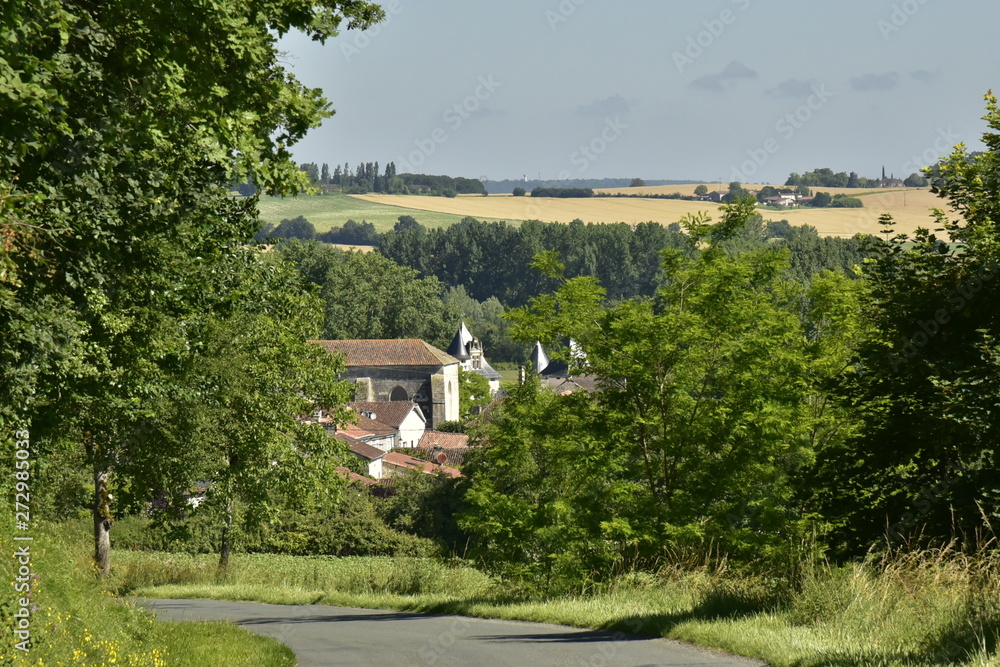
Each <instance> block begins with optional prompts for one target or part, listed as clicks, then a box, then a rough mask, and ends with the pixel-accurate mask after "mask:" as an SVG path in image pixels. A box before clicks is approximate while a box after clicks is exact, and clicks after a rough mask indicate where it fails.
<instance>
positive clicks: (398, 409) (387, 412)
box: [350, 401, 427, 449]
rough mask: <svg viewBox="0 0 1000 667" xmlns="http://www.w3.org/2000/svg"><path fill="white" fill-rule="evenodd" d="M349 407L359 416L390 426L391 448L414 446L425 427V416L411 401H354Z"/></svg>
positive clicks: (409, 447) (410, 447)
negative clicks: (392, 439)
mask: <svg viewBox="0 0 1000 667" xmlns="http://www.w3.org/2000/svg"><path fill="white" fill-rule="evenodd" d="M350 407H351V408H352V409H354V410H355V411H356V412H357V413H358V415H359V417H363V418H367V419H371V420H372V421H374V422H376V423H377V424H381V425H382V426H384V427H387V428H391V429H392V430H393V433H394V438H395V439H394V442H393V445H392V446H393V448H397V447H402V448H406V449H412V448H414V447H416V446H417V444H418V443H419V442H420V438H421V437H423V435H424V431H425V430H426V428H427V418H426V417H424V413H423V411H422V410H421V409H420V406H418V405H417V404H416V403H414V402H413V401H383V402H379V401H355V402H354V403H351V404H350Z"/></svg>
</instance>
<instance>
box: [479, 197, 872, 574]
mask: <svg viewBox="0 0 1000 667" xmlns="http://www.w3.org/2000/svg"><path fill="white" fill-rule="evenodd" d="M753 206H754V204H753V201H752V199H748V200H740V201H738V202H737V203H735V204H731V205H727V206H726V207H725V209H724V213H723V218H722V220H721V221H720V222H719V223H717V224H714V225H713V224H711V221H710V220H708V219H706V218H705V217H703V216H694V217H692V218H689V219H688V220H686V221H685V224H686V227H687V228H688V230H689V233H690V235H691V236H690V238H691V241H690V242H691V244H692V245H695V244H702V245H703V250H701V251H699V252H698V253H697V254H696V256H695V257H694V258H689V256H688V255H685V254H684V253H682V252H674V253H665V260H664V273H665V284H664V286H663V287H662V288H661V289H660V290H659V291H658V292H657V294H656V297H655V299H652V300H627V301H623V302H620V303H617V304H616V305H613V306H608V305H606V304H605V294H604V291H603V289H601V287H600V286H599V285H598V284H597V283H596V281H594V280H593V279H592V278H589V277H577V278H571V279H561V280H560V282H561V283H562V284H561V286H560V287H559V289H558V290H556V291H555V292H554V293H553V294H550V295H542V296H540V297H537V298H535V299H534V300H533V301H532V303H531V306H530V308H525V309H522V310H519V311H514V313H513V314H512V319H513V320H514V323H515V325H514V329H513V332H514V334H515V336H517V337H518V338H521V339H522V340H536V339H537V340H541V341H542V342H543V344H546V345H552V344H553V343H556V342H557V341H560V340H564V339H567V338H568V339H570V340H572V341H574V343H575V346H574V347H573V349H572V351H571V350H563V351H559V347H552V348H551V349H552V352H551V355H552V356H553V358H555V359H557V360H561V361H563V362H566V363H568V364H570V367H571V371H570V372H571V373H573V372H575V373H578V374H584V373H586V374H592V375H594V376H596V378H597V381H598V383H599V387H600V389H599V391H597V392H596V393H594V394H592V395H591V394H586V393H584V392H580V393H577V394H571V395H569V396H554V395H551V394H548V393H547V392H539V391H538V390H537V387H536V386H534V385H532V384H530V383H529V384H527V385H524V386H522V387H519V388H517V389H516V390H514V392H513V393H512V394H511V395H510V396H508V397H507V398H506V399H505V400H504V402H503V403H502V404H501V405H500V406H499V407H498V408H497V409H496V412H494V413H493V415H491V419H490V420H489V423H488V424H486V425H485V426H484V427H483V428H484V432H483V434H482V436H483V438H484V440H485V442H487V443H488V445H487V446H486V447H485V448H483V449H482V450H474V453H473V455H472V456H471V458H470V460H469V462H468V466H467V468H466V472H467V473H468V475H469V478H470V480H471V483H470V488H469V491H468V493H467V495H466V502H467V503H468V504H469V506H470V509H469V510H468V511H467V512H465V513H463V514H462V516H461V519H460V525H461V526H462V527H463V528H464V529H465V530H467V531H468V532H469V533H471V534H472V535H473V536H474V542H473V543H474V545H475V548H476V549H477V550H478V551H477V553H481V554H483V555H484V556H485V555H486V554H489V555H488V559H487V562H488V563H492V567H495V568H497V569H499V570H500V571H502V572H504V573H507V574H512V575H518V576H524V577H527V578H528V579H529V580H531V581H534V582H535V584H536V585H538V586H541V587H543V588H544V587H549V586H556V587H559V586H564V585H570V582H573V581H576V582H579V581H580V579H581V578H582V579H583V580H588V579H591V578H599V577H600V576H601V574H600V573H603V572H607V571H608V569H609V567H611V566H612V565H613V564H617V563H625V562H628V563H630V564H634V563H636V562H642V561H647V562H648V561H649V560H651V559H653V558H655V557H656V556H658V555H659V554H661V553H662V550H663V549H665V548H677V547H680V546H700V548H705V545H708V544H713V545H715V548H718V549H721V550H722V551H723V552H725V553H728V554H731V555H732V556H734V557H736V558H739V559H750V558H753V559H754V560H756V561H757V562H758V563H764V562H772V563H773V562H777V561H779V560H781V559H784V558H787V557H789V552H788V543H789V540H790V539H791V540H796V539H798V538H799V537H801V536H802V535H804V531H805V530H806V522H805V521H804V517H803V516H802V515H801V514H800V512H799V508H798V502H797V500H796V498H795V492H796V490H797V488H798V479H799V477H800V476H801V474H802V472H803V471H804V470H806V469H807V468H808V467H809V466H810V465H811V463H812V461H813V451H814V447H816V446H817V445H818V444H820V443H823V444H825V443H828V442H833V443H836V442H839V441H840V438H841V437H842V436H841V434H840V432H839V429H838V425H839V424H840V422H841V421H842V417H843V416H842V414H841V413H835V412H834V411H831V410H829V409H827V408H826V407H825V406H826V403H827V399H826V396H825V394H824V392H823V387H824V385H825V384H826V383H828V382H829V381H830V379H831V377H834V376H836V375H837V374H838V373H840V372H841V371H842V370H843V367H844V365H845V364H846V359H847V358H848V357H849V354H850V351H851V350H852V347H851V346H852V344H853V342H854V337H855V335H854V329H853V325H852V324H851V323H852V321H853V314H852V304H853V303H854V301H853V300H852V299H853V298H852V294H853V292H852V289H853V288H852V286H851V284H850V283H849V281H847V280H846V279H843V278H837V277H836V276H829V277H825V278H823V279H822V280H819V281H817V282H816V284H815V285H814V287H813V288H812V290H811V291H810V292H804V291H802V288H801V287H800V286H797V285H795V284H793V283H789V282H786V281H785V280H784V279H783V278H782V275H783V273H784V272H785V270H786V268H787V253H785V252H782V251H780V250H779V251H773V250H759V251H754V252H744V253H741V254H737V255H735V256H733V255H732V254H730V253H729V252H727V251H725V250H724V248H723V245H724V244H725V243H727V242H728V241H730V240H731V239H733V238H735V236H736V235H737V234H738V233H739V232H740V229H741V225H744V224H746V222H747V219H748V218H749V217H752V216H753ZM758 225H759V222H758ZM536 267H537V268H539V269H540V270H543V271H547V272H548V273H550V274H552V275H558V272H559V271H560V269H561V266H560V263H559V262H558V261H557V260H555V259H554V258H553V256H552V255H551V254H540V255H539V257H538V260H537V262H536ZM803 304H804V305H803ZM803 309H804V311H805V315H804V316H803V315H800V313H801V312H802V311H803Z"/></svg>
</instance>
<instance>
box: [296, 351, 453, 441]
mask: <svg viewBox="0 0 1000 667" xmlns="http://www.w3.org/2000/svg"><path fill="white" fill-rule="evenodd" d="M309 342H310V343H313V344H315V345H319V346H321V347H323V348H324V349H325V350H327V351H328V352H330V353H339V354H342V355H343V356H344V361H345V363H346V365H347V379H348V380H350V381H351V382H353V383H354V388H355V391H354V395H355V400H357V401H363V402H376V401H377V402H387V401H393V402H397V401H413V402H414V403H416V404H417V405H418V406H420V410H421V412H422V413H423V415H424V417H425V418H426V420H427V422H428V426H430V427H431V428H436V427H437V425H438V424H440V423H441V422H445V421H455V420H457V419H458V418H459V412H458V368H459V363H460V362H459V360H458V359H456V358H454V357H452V356H451V355H449V354H447V353H445V352H442V351H441V350H439V349H437V348H436V347H434V346H433V345H431V344H429V343H426V342H424V341H422V340H416V339H402V340H314V341H309Z"/></svg>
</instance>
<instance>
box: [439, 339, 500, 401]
mask: <svg viewBox="0 0 1000 667" xmlns="http://www.w3.org/2000/svg"><path fill="white" fill-rule="evenodd" d="M448 354H450V355H451V356H453V357H455V358H456V359H458V361H459V364H460V367H461V368H462V370H464V371H469V372H470V373H476V374H477V375H481V376H483V377H484V378H486V381H487V382H489V384H490V394H492V395H493V396H496V394H497V392H498V391H500V374H499V373H497V372H496V371H495V370H493V367H492V366H490V364H489V362H488V361H486V357H484V356H483V344H482V343H481V342H479V339H478V338H476V337H474V336H473V335H472V333H471V332H470V331H469V329H468V327H466V326H465V322H462V324H461V325H460V326H459V327H458V331H457V332H456V333H455V337H454V338H453V339H452V340H451V345H449V346H448Z"/></svg>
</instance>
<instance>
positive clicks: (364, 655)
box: [138, 599, 763, 667]
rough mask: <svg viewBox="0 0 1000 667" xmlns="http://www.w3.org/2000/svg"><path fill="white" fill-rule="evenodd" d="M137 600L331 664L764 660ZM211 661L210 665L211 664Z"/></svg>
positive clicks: (284, 610) (250, 606)
mask: <svg viewBox="0 0 1000 667" xmlns="http://www.w3.org/2000/svg"><path fill="white" fill-rule="evenodd" d="M138 602H139V603H140V604H142V605H144V606H146V607H148V608H149V609H151V610H153V611H155V612H156V614H157V616H158V617H159V618H162V619H165V620H171V621H202V620H204V621H217V620H228V621H233V622H235V623H237V624H239V625H240V626H242V627H244V628H246V629H247V630H251V631H253V632H257V633H259V634H262V635H266V636H268V637H273V638H274V639H277V640H278V641H280V642H282V643H283V644H285V645H287V646H288V647H289V648H291V649H292V650H293V651H295V655H296V656H297V657H298V661H299V665H301V666H302V667H319V666H322V667H327V666H332V665H352V666H367V665H373V666H381V665H391V666H393V667H395V666H397V665H406V666H408V665H439V666H440V665H463V666H473V665H484V666H490V667H492V666H494V665H497V666H502V665H511V666H514V667H534V666H535V665H580V666H585V665H586V666H591V665H592V666H594V667H599V666H601V665H609V666H610V665H615V666H616V667H617V666H618V665H643V666H649V667H652V666H654V665H702V666H704V665H719V666H722V665H725V666H733V667H737V666H738V667H755V666H759V665H762V664H763V663H759V662H755V661H751V660H746V659H744V658H736V657H730V656H725V655H723V654H720V653H715V652H711V651H704V650H701V649H698V648H695V647H692V646H689V645H686V644H681V643H678V642H673V641H670V640H666V639H650V638H648V637H640V636H637V635H629V634H625V633H621V632H607V631H595V630H580V629H579V628H567V627H562V626H558V625H545V624H541V623H520V622H513V621H497V620H488V619H478V618H465V617H463V616H430V615H423V614H411V613H406V612H396V611H378V610H371V609H345V608H343V607H328V606H324V605H270V604H259V603H256V602H227V601H222V600H150V599H141V600H139V601H138ZM213 667H214V666H213Z"/></svg>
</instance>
